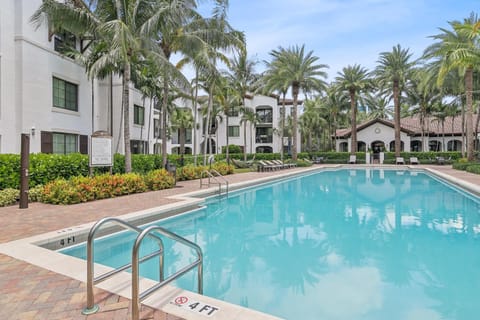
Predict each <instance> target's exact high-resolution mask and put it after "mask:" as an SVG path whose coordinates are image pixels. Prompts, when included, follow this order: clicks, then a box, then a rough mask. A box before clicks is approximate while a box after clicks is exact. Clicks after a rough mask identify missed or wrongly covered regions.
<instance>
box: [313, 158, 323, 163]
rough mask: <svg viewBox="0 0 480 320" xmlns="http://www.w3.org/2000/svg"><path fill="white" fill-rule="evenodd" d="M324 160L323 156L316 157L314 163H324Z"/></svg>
mask: <svg viewBox="0 0 480 320" xmlns="http://www.w3.org/2000/svg"><path fill="white" fill-rule="evenodd" d="M323 161H324V159H323V157H316V158H315V159H313V163H315V164H320V163H323Z"/></svg>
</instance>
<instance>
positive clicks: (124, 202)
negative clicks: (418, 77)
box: [0, 166, 480, 320]
mask: <svg viewBox="0 0 480 320" xmlns="http://www.w3.org/2000/svg"><path fill="white" fill-rule="evenodd" d="M318 167H320V166H318ZM422 167H428V168H432V169H435V170H437V171H440V172H442V173H444V174H447V175H450V176H453V177H456V178H458V179H462V180H464V181H467V182H469V183H473V184H476V185H480V175H475V174H470V173H467V172H464V171H458V170H453V169H452V168H451V166H418V168H422ZM303 170H304V169H302V168H296V169H288V170H284V171H275V172H258V173H257V172H249V173H241V174H235V175H230V176H226V178H227V180H228V181H229V183H230V184H233V183H237V182H244V181H249V180H255V179H259V178H264V177H272V176H283V175H284V174H285V172H301V171H303ZM199 189H200V184H199V181H198V180H194V181H182V182H178V183H177V186H176V187H175V188H173V189H168V190H161V191H155V192H146V193H142V194H134V195H129V196H124V197H119V198H113V199H106V200H99V201H93V202H88V203H82V204H77V205H70V206H60V205H47V204H42V203H31V204H29V208H28V209H18V206H10V207H5V208H0V225H1V226H2V228H1V232H0V243H3V242H9V241H12V240H17V239H22V238H26V237H30V236H33V235H38V234H43V233H46V232H50V231H55V230H59V229H64V228H67V227H70V226H75V225H79V224H83V223H88V222H92V221H97V220H99V219H101V218H103V217H107V216H119V215H123V214H126V213H130V212H134V211H139V210H143V209H147V208H152V207H157V206H161V205H164V204H168V203H172V202H175V201H177V200H175V199H171V198H169V197H171V196H173V195H179V194H183V193H188V192H192V191H197V190H199ZM95 297H96V301H98V302H99V304H100V312H98V313H97V314H94V315H89V316H84V315H82V314H81V311H82V309H83V308H84V306H85V303H86V288H85V284H84V283H82V282H80V281H77V280H73V279H70V278H67V277H65V276H62V275H58V274H56V273H53V272H51V271H48V270H45V269H42V268H40V267H37V266H34V265H31V264H28V263H25V262H23V261H20V260H16V259H13V258H11V257H9V256H6V255H1V254H0V319H22V320H26V319H115V320H117V319H118V320H123V319H125V320H126V319H129V318H130V316H131V307H130V301H129V300H128V299H125V298H122V297H119V296H117V295H114V294H111V293H108V292H105V291H102V290H99V289H96V294H95ZM141 318H142V319H162V320H178V319H179V318H177V317H174V316H172V315H168V314H165V313H163V312H161V311H159V310H153V309H151V308H146V307H144V308H143V309H142V313H141Z"/></svg>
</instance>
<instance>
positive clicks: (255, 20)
mask: <svg viewBox="0 0 480 320" xmlns="http://www.w3.org/2000/svg"><path fill="white" fill-rule="evenodd" d="M479 4H480V3H479V1H478V0H230V9H229V20H230V23H231V24H232V25H233V27H234V28H236V29H238V30H241V31H244V32H245V34H246V39H247V49H248V54H249V56H252V57H255V58H256V59H258V60H259V61H260V64H259V65H258V68H257V69H258V70H257V71H262V70H263V69H264V67H263V63H262V61H263V60H266V59H267V60H268V59H269V54H268V53H269V52H270V51H271V50H272V49H276V48H278V46H283V47H288V46H292V45H297V44H298V45H302V44H305V48H306V49H307V50H309V51H310V50H311V51H313V52H314V54H315V55H316V56H317V57H319V58H320V60H319V62H320V63H323V64H328V65H329V66H330V68H329V69H328V71H327V72H328V74H329V79H328V81H332V80H333V79H334V77H335V76H336V75H337V72H338V71H340V70H341V69H342V68H343V67H345V66H347V65H349V64H350V65H353V64H355V63H357V64H361V65H362V66H364V67H366V68H368V69H373V68H374V67H375V65H376V61H377V60H378V56H379V53H380V52H384V51H390V50H391V49H392V47H393V46H395V45H396V44H400V45H401V46H402V47H404V48H409V49H410V51H411V52H412V53H413V54H414V57H415V58H417V57H419V56H420V55H421V54H422V52H423V50H424V49H425V48H426V47H427V46H428V45H430V44H432V43H433V40H432V39H430V38H428V37H429V36H431V35H435V34H438V33H439V29H438V28H439V27H443V28H448V27H449V26H448V21H453V20H463V19H464V18H466V17H468V16H469V15H470V13H471V12H472V11H475V12H477V13H480V10H479V9H480V6H479Z"/></svg>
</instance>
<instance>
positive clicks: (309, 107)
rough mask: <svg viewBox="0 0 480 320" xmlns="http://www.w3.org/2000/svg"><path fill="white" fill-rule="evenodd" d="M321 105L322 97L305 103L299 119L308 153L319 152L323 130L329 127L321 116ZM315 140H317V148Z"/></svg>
mask: <svg viewBox="0 0 480 320" xmlns="http://www.w3.org/2000/svg"><path fill="white" fill-rule="evenodd" d="M321 103H322V100H321V99H320V97H317V98H316V99H309V100H307V101H305V108H304V111H303V114H302V115H301V116H300V119H299V125H300V132H301V133H302V138H303V139H302V140H303V141H304V144H305V146H306V151H307V152H312V151H316V150H318V147H319V145H320V143H319V140H320V134H321V132H322V128H324V127H326V126H327V121H326V120H325V119H324V118H322V116H321V114H320V111H321V109H320V106H321ZM313 140H316V143H315V147H314V144H313ZM314 149H315V150H314Z"/></svg>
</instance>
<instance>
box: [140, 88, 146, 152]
mask: <svg viewBox="0 0 480 320" xmlns="http://www.w3.org/2000/svg"><path fill="white" fill-rule="evenodd" d="M142 108H143V124H141V128H140V142H141V143H142V145H143V141H142V139H143V128H144V127H145V95H143V97H142ZM142 153H145V150H143V148H142Z"/></svg>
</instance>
